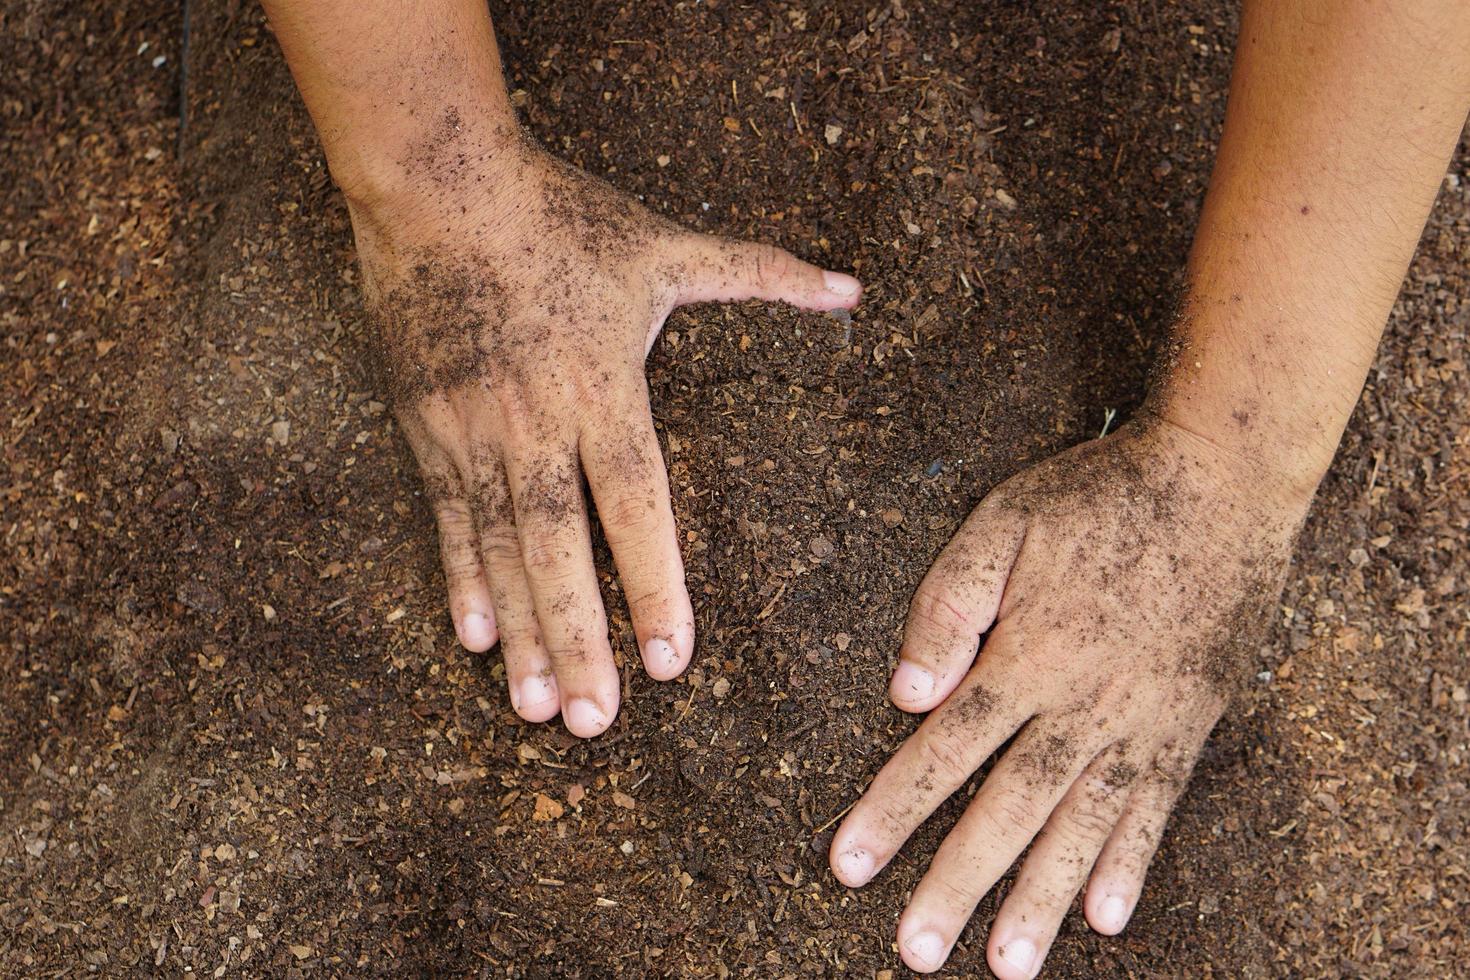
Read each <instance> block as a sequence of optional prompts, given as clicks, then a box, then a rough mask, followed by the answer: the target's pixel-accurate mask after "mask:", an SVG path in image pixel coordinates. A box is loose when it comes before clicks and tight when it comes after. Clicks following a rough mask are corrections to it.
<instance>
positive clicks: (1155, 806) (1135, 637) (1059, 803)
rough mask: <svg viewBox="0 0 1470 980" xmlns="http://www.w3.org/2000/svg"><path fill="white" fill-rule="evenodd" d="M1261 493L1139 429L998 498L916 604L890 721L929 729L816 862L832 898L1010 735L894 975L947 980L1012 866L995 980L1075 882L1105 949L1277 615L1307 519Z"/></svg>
mask: <svg viewBox="0 0 1470 980" xmlns="http://www.w3.org/2000/svg"><path fill="white" fill-rule="evenodd" d="M1270 486H1271V484H1270V483H1268V482H1266V480H1265V477H1264V475H1263V474H1261V473H1259V472H1254V471H1253V470H1252V467H1251V464H1249V463H1248V462H1246V461H1245V460H1244V459H1242V458H1241V457H1239V456H1238V455H1235V454H1231V453H1228V452H1226V451H1223V450H1220V449H1216V448H1215V447H1214V446H1213V445H1212V444H1210V443H1207V442H1205V441H1203V440H1201V439H1199V438H1198V437H1196V436H1194V435H1192V434H1191V433H1189V432H1187V431H1185V430H1184V429H1180V428H1177V427H1175V426H1174V425H1172V424H1171V423H1168V422H1165V421H1162V420H1159V419H1152V418H1150V419H1149V420H1148V421H1147V422H1145V423H1141V424H1134V425H1130V426H1127V427H1125V428H1124V429H1122V430H1120V431H1119V432H1117V433H1116V434H1114V435H1112V436H1109V437H1107V438H1105V439H1101V440H1098V441H1095V442H1091V443H1088V444H1085V445H1083V446H1079V447H1076V448H1074V449H1072V450H1070V451H1068V452H1066V453H1063V454H1061V455H1059V456H1056V457H1054V458H1052V459H1050V460H1047V461H1046V462H1044V463H1042V464H1041V465H1039V466H1037V467H1034V468H1032V469H1030V470H1028V471H1025V472H1023V473H1021V474H1019V475H1018V476H1016V477H1014V478H1013V479H1011V480H1010V481H1008V482H1007V483H1005V484H1003V485H1001V486H1000V487H999V488H998V489H997V490H995V491H994V492H993V493H991V494H990V495H989V496H988V497H987V498H986V499H985V500H983V501H982V502H981V503H980V505H979V506H978V507H977V508H976V509H975V511H974V513H973V514H971V516H970V518H969V520H968V521H967V522H966V523H965V525H964V526H963V527H962V528H961V530H960V531H959V533H958V534H957V535H956V536H955V538H954V539H953V540H952V541H951V542H950V544H949V545H948V547H946V549H945V550H944V552H943V554H942V555H941V556H940V557H939V559H938V561H937V562H936V563H935V565H934V567H933V568H932V569H931V570H930V571H929V574H928V575H927V576H926V577H925V579H924V581H923V583H922V584H921V585H920V586H919V589H918V591H917V593H916V594H915V596H914V599H913V602H912V605H911V606H910V609H909V617H908V623H907V626H906V629H905V634H904V640H903V647H902V650H901V654H900V656H901V659H900V663H899V666H898V669H897V670H896V671H895V672H894V675H893V680H892V683H891V686H890V690H889V695H890V697H891V698H892V699H893V702H894V703H895V704H896V705H897V706H898V707H900V708H902V709H904V710H906V711H914V712H920V711H930V710H931V709H933V711H932V713H931V714H930V715H929V717H928V718H927V719H925V721H924V723H923V724H922V725H921V726H920V727H919V729H918V730H917V731H916V732H915V733H914V735H913V736H912V737H910V738H909V739H908V741H906V742H905V743H904V745H903V746H902V747H901V748H900V749H899V751H898V752H897V754H895V755H894V756H893V758H892V759H890V760H889V762H888V763H887V765H885V766H884V767H883V769H882V771H881V772H879V773H878V775H877V777H876V778H875V779H874V780H873V783H872V785H871V786H870V787H869V788H868V791H867V792H866V793H865V794H864V795H863V797H862V799H861V800H859V801H858V803H857V805H856V806H855V807H854V808H853V810H852V812H851V814H850V815H849V816H848V817H847V819H846V820H845V821H844V822H843V824H842V826H841V828H840V829H839V830H838V832H837V834H836V836H835V838H834V839H833V841H832V848H831V855H830V857H831V862H832V868H833V871H834V872H835V873H836V875H837V877H838V878H839V879H840V880H841V881H842V882H843V883H844V884H846V885H848V886H851V887H857V886H860V885H863V884H865V883H867V882H868V881H869V880H870V879H871V878H872V877H873V876H874V875H875V874H877V873H878V871H879V870H881V869H882V868H883V866H884V865H886V864H887V863H888V862H889V861H890V860H891V859H892V858H893V856H894V854H895V853H896V852H897V851H898V849H899V848H900V847H901V846H902V845H903V843H904V841H905V840H906V839H907V838H908V837H909V835H910V834H912V833H913V832H914V831H915V830H917V829H918V827H919V825H920V824H921V823H923V822H924V820H925V819H926V818H927V817H928V816H929V815H930V814H931V813H933V812H934V810H935V809H936V808H937V807H938V806H939V805H940V804H941V803H943V802H944V801H945V800H946V799H947V798H948V797H949V796H950V795H951V794H953V793H954V792H955V791H956V790H958V789H960V788H961V787H962V786H964V785H965V784H966V782H968V781H969V779H970V778H971V775H972V774H973V773H974V772H975V771H976V770H977V769H979V768H980V766H981V765H982V764H983V763H984V762H985V761H986V760H987V759H988V758H990V756H991V754H992V753H994V752H995V751H996V750H997V749H998V748H999V747H1000V746H1001V745H1002V744H1003V743H1005V742H1006V741H1007V740H1008V739H1012V738H1013V737H1014V741H1013V742H1012V743H1011V745H1010V747H1009V748H1007V750H1006V751H1005V752H1004V753H1003V754H1002V755H1001V756H1000V758H999V759H998V760H997V761H996V762H995V765H994V767H993V768H992V769H991V770H990V772H989V774H988V775H987V776H986V777H985V778H984V780H983V782H981V784H980V787H979V789H978V791H977V792H976V793H975V795H974V799H973V800H972V801H971V802H970V804H969V806H968V808H967V809H966V811H965V813H964V815H963V816H962V817H961V818H960V820H959V822H958V823H957V824H956V825H955V827H954V829H953V830H952V831H951V832H950V833H949V836H948V837H947V838H946V839H945V841H944V843H943V845H942V846H941V847H940V848H939V851H938V852H937V853H936V854H935V855H934V859H933V861H932V862H931V863H930V865H929V870H928V873H927V874H926V875H925V876H924V878H923V880H922V881H920V883H919V885H918V887H917V888H915V889H914V892H913V895H912V897H911V899H910V900H909V904H908V907H907V909H906V910H905V911H904V913H903V916H902V917H901V919H900V920H899V924H898V947H899V950H900V954H901V955H902V957H903V959H904V962H906V963H907V964H908V965H909V966H910V967H912V968H913V969H915V970H920V971H930V970H935V969H938V968H939V967H940V966H941V965H942V964H943V963H944V961H945V959H946V958H947V957H948V956H949V953H950V949H951V948H952V946H953V945H954V943H955V941H956V940H957V939H958V938H959V936H960V932H961V930H963V929H964V927H965V923H966V921H967V920H968V919H969V918H970V915H971V913H972V912H973V911H974V909H975V907H976V905H977V904H978V903H979V901H980V899H981V898H983V897H984V896H985V894H986V893H987V892H988V891H989V890H990V889H991V887H992V886H994V885H995V883H996V882H997V881H998V880H999V879H1000V877H1001V876H1002V875H1003V874H1004V873H1005V872H1006V870H1007V869H1008V868H1009V867H1010V866H1011V864H1012V862H1014V861H1015V860H1016V858H1017V857H1018V856H1019V855H1020V854H1021V852H1022V851H1023V850H1024V849H1025V848H1026V847H1027V846H1028V845H1030V847H1031V850H1030V852H1029V853H1028V854H1027V857H1026V860H1025V861H1024V862H1023V863H1022V865H1021V868H1020V872H1019V876H1018V877H1017V879H1016V883H1015V886H1014V887H1013V888H1012V889H1011V891H1010V893H1009V894H1008V895H1007V897H1006V899H1005V901H1004V902H1003V903H1002V904H1001V907H1000V910H999V912H998V913H997V915H996V918H995V922H994V924H993V925H992V927H991V929H990V937H989V944H988V958H989V964H990V967H991V969H992V970H993V971H994V972H995V973H996V975H997V976H999V977H1001V978H1002V980H1023V978H1029V977H1032V976H1035V975H1036V973H1037V972H1038V971H1039V970H1040V968H1041V963H1042V961H1043V959H1044V958H1045V957H1046V954H1047V950H1048V948H1049V947H1050V945H1051V942H1052V940H1053V938H1054V937H1055V936H1056V932H1057V928H1058V926H1059V925H1060V923H1061V920H1062V918H1063V916H1064V915H1065V914H1066V912H1067V909H1068V908H1069V907H1070V905H1071V903H1072V900H1073V897H1074V896H1075V895H1076V894H1077V892H1078V890H1079V889H1080V888H1082V886H1083V884H1084V883H1086V886H1087V888H1086V897H1085V900H1084V905H1083V907H1084V909H1085V912H1086V916H1087V921H1088V923H1089V924H1090V925H1091V926H1092V927H1093V928H1094V929H1095V930H1097V931H1098V932H1101V933H1103V934H1106V935H1112V934H1114V933H1117V932H1119V931H1120V930H1122V928H1123V926H1124V925H1125V923H1127V921H1128V918H1129V916H1130V915H1131V914H1132V911H1133V907H1134V905H1135V903H1136V902H1137V901H1138V897H1139V893H1140V891H1141V889H1142V887H1143V879H1144V873H1145V871H1146V870H1147V867H1148V864H1149V861H1150V860H1151V859H1152V857H1153V854H1154V850H1155V848H1156V847H1157V846H1158V843H1159V838H1160V835H1161V834H1162V832H1163V829H1164V823H1165V820H1166V819H1167V817H1168V814H1169V811H1170V809H1171V808H1172V806H1173V804H1174V802H1175V800H1176V799H1177V798H1178V796H1179V793H1180V791H1181V790H1182V789H1183V787H1184V784H1185V782H1186V780H1187V779H1188V776H1189V773H1190V770H1191V769H1192V768H1193V766H1194V762H1195V758H1196V756H1197V755H1198V753H1199V751H1200V748H1201V745H1202V743H1203V742H1204V740H1205V738H1206V736H1207V735H1208V734H1209V732H1210V730H1211V728H1213V727H1214V725H1215V722H1216V720H1217V719H1218V718H1219V717H1220V715H1221V713H1222V711H1223V710H1224V708H1225V705H1226V703H1227V701H1228V699H1229V697H1230V694H1231V691H1232V688H1233V687H1234V686H1235V685H1236V684H1237V683H1238V681H1239V680H1240V679H1241V675H1242V674H1243V673H1244V672H1245V671H1246V670H1247V665H1248V663H1249V659H1250V655H1251V653H1252V652H1253V651H1254V650H1255V648H1256V644H1257V642H1258V639H1259V637H1260V635H1261V632H1262V631H1263V630H1264V627H1265V625H1266V623H1267V622H1268V618H1269V614H1270V610H1271V607H1272V605H1273V603H1274V601H1275V600H1276V598H1277V596H1278V595H1279V593H1280V588H1281V584H1282V581H1283V578H1284V574H1285V570H1286V566H1287V563H1288V561H1289V559H1290V552H1291V546H1292V542H1293V540H1294V537H1295V534H1296V529H1297V527H1298V526H1299V524H1300V521H1301V519H1302V518H1303V516H1304V515H1305V512H1306V508H1307V504H1308V498H1306V497H1301V496H1299V495H1298V496H1293V495H1292V494H1290V493H1287V492H1285V491H1283V492H1282V493H1280V494H1275V495H1273V494H1272V493H1269V492H1268V490H1269V488H1270ZM1276 497H1280V498H1281V499H1275V498H1276ZM987 630H988V631H989V632H990V635H989V637H988V638H987V639H986V642H985V645H984V650H983V651H979V644H980V639H981V636H982V634H984V633H985V632H986V631H987ZM977 651H979V656H978V659H977V657H976V654H977Z"/></svg>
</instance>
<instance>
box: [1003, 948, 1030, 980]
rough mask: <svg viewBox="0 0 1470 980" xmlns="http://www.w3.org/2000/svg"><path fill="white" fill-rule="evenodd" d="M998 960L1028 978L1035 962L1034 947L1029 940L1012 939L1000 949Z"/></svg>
mask: <svg viewBox="0 0 1470 980" xmlns="http://www.w3.org/2000/svg"><path fill="white" fill-rule="evenodd" d="M1000 958H1001V959H1003V960H1005V961H1006V962H1007V963H1009V964H1010V965H1011V966H1013V967H1015V968H1016V969H1018V970H1020V971H1021V972H1022V973H1024V974H1025V975H1026V976H1028V977H1029V976H1031V966H1032V964H1034V963H1035V962H1036V945H1035V944H1034V943H1032V942H1031V940H1029V939H1012V940H1011V941H1010V942H1008V943H1006V944H1005V945H1004V946H1002V947H1001V948H1000Z"/></svg>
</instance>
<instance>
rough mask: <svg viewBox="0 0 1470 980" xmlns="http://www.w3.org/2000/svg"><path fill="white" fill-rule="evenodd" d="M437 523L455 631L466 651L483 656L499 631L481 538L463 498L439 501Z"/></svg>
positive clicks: (435, 509)
mask: <svg viewBox="0 0 1470 980" xmlns="http://www.w3.org/2000/svg"><path fill="white" fill-rule="evenodd" d="M434 519H435V521H437V522H438V524H439V554H440V557H441V559H442V560H443V562H444V581H445V584H446V585H447V586H448V589H449V615H450V616H451V617H452V618H453V619H454V631H455V633H457V634H458V635H459V642H460V643H461V644H462V645H463V646H464V648H465V649H466V650H469V651H472V652H474V653H484V652H485V651H486V650H488V649H490V648H491V647H492V646H494V645H495V641H496V640H497V639H499V631H498V630H497V628H496V622H495V607H494V605H493V604H492V602H491V600H490V585H489V583H488V582H487V581H486V579H485V567H484V565H483V564H481V562H480V536H479V534H477V533H476V531H475V523H474V519H473V518H472V517H471V516H470V508H469V505H468V504H467V503H466V502H465V500H464V499H463V498H462V497H446V498H442V499H439V500H436V501H434Z"/></svg>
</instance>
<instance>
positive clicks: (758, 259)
mask: <svg viewBox="0 0 1470 980" xmlns="http://www.w3.org/2000/svg"><path fill="white" fill-rule="evenodd" d="M792 262H793V259H792V257H791V255H790V253H788V252H786V251H784V250H783V249H779V248H777V247H776V246H774V245H768V244H765V243H762V244H759V245H756V246H755V247H754V248H753V249H752V250H751V252H750V263H751V268H750V276H751V278H752V279H753V280H754V281H755V282H757V283H759V284H760V285H762V286H768V285H771V284H773V283H777V282H780V281H781V280H782V279H784V278H785V277H786V276H787V275H789V274H790V272H791V267H792Z"/></svg>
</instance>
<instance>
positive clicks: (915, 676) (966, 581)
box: [888, 497, 1026, 712]
mask: <svg viewBox="0 0 1470 980" xmlns="http://www.w3.org/2000/svg"><path fill="white" fill-rule="evenodd" d="M998 499H999V498H996V497H991V498H987V499H986V500H983V501H981V503H980V505H979V506H978V507H976V508H975V510H974V512H973V513H971V514H970V517H969V519H968V520H966V521H965V524H964V526H963V527H962V528H960V531H959V533H958V534H956V535H955V536H954V539H953V540H952V541H950V543H949V544H948V545H947V546H946V547H945V549H944V551H943V552H942V553H941V554H940V556H939V558H938V560H937V561H935V562H934V567H933V568H931V569H929V574H927V575H925V576H924V581H923V582H921V583H919V588H918V590H917V591H915V593H914V597H913V600H912V601H911V602H910V603H909V614H908V620H907V621H906V622H905V623H904V633H903V646H902V647H901V648H900V649H899V652H898V656H899V661H898V668H897V669H896V670H895V671H894V672H893V677H892V679H891V680H890V681H889V685H888V696H889V698H890V699H891V700H892V701H893V703H894V704H895V705H897V706H898V707H899V708H901V709H902V710H904V711H913V712H918V711H928V710H930V709H931V708H933V707H934V706H935V705H937V704H939V703H940V702H941V701H943V700H944V699H945V698H947V697H948V696H949V694H950V692H951V691H953V690H954V689H955V687H956V685H958V684H959V682H960V681H961V680H962V679H963V678H964V676H965V674H966V673H967V672H968V671H969V669H970V666H971V664H973V663H974V662H975V655H976V654H977V653H978V652H979V647H980V637H981V635H982V634H983V633H985V632H986V631H987V630H989V629H990V628H991V626H992V625H994V623H995V619H996V616H997V615H998V613H999V612H1000V605H1001V599H1002V598H1003V597H1004V595H1005V589H1006V584H1007V582H1008V580H1009V578H1010V574H1011V567H1012V565H1013V564H1014V563H1015V561H1016V557H1017V555H1018V554H1019V553H1020V550H1021V545H1022V543H1023V542H1024V540H1025V537H1026V526H1025V522H1024V521H1023V520H1021V519H1018V515H1017V514H1016V513H1015V512H1014V511H1011V510H1010V509H1009V508H1006V507H1004V506H1001V505H1000V504H999V503H998Z"/></svg>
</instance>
